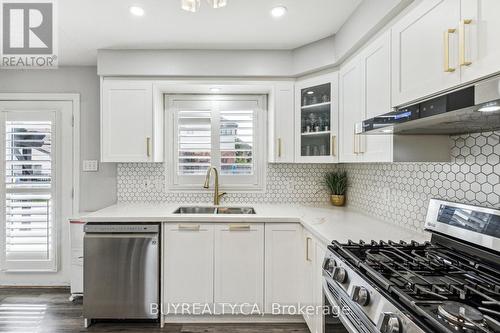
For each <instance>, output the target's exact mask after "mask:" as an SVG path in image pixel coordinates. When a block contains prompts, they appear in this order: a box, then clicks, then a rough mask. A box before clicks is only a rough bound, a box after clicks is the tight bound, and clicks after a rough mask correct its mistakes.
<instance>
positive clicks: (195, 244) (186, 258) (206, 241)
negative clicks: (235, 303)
mask: <svg viewBox="0 0 500 333" xmlns="http://www.w3.org/2000/svg"><path fill="white" fill-rule="evenodd" d="M163 242H164V246H163V248H164V254H163V274H164V279H163V286H164V287H163V295H164V297H163V301H164V306H165V307H167V308H166V309H165V310H170V311H172V310H173V307H174V306H177V305H178V304H183V303H188V304H193V303H202V304H207V303H208V304H211V303H212V302H213V298H214V294H213V290H214V289H213V281H214V225H213V224H194V223H188V224H164V237H163Z"/></svg>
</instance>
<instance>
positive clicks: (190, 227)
mask: <svg viewBox="0 0 500 333" xmlns="http://www.w3.org/2000/svg"><path fill="white" fill-rule="evenodd" d="M177 228H178V229H179V230H190V231H198V230H200V225H199V224H179V225H178V226H177Z"/></svg>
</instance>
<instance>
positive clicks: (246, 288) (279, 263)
mask: <svg viewBox="0 0 500 333" xmlns="http://www.w3.org/2000/svg"><path fill="white" fill-rule="evenodd" d="M301 235H302V226H301V225H300V224H298V223H265V224H264V223H250V224H243V223H234V224H231V223H192V222H190V223H185V224H182V223H180V224H173V223H165V224H164V227H163V240H162V241H163V256H162V257H163V259H162V260H163V268H162V269H163V276H162V290H163V297H162V302H163V310H164V314H170V315H174V314H178V315H181V314H187V315H189V314H190V313H182V312H177V313H175V312H174V310H175V307H176V306H177V310H179V311H180V310H181V307H179V305H181V306H182V305H183V304H187V305H190V306H195V305H196V306H197V304H202V305H205V304H208V305H210V306H212V305H215V308H213V310H215V311H217V312H218V313H221V312H222V311H224V313H226V314H232V313H233V310H234V311H235V312H236V313H243V314H249V313H250V314H258V313H256V312H255V311H256V310H259V311H260V312H264V313H265V314H273V313H274V314H282V311H283V308H282V307H280V306H281V305H296V304H297V303H298V302H299V290H300V287H301V283H302V278H303V275H302V269H303V267H302V262H301V261H300V260H301V258H300V255H301V249H302V247H301V246H300V242H301ZM314 251H315V250H314V248H312V247H311V255H312V253H313V252H314ZM312 274H313V273H312V272H311V276H312ZM229 304H230V305H233V306H234V305H237V306H236V307H231V306H229ZM255 305H256V307H255ZM273 305H274V306H275V308H274V312H273ZM191 309H192V308H191ZM191 314H197V313H191ZM198 314H199V313H198ZM284 314H288V313H284ZM291 314H293V313H291Z"/></svg>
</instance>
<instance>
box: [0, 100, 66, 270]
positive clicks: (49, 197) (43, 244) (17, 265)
mask: <svg viewBox="0 0 500 333" xmlns="http://www.w3.org/2000/svg"><path fill="white" fill-rule="evenodd" d="M0 120H1V121H0V130H1V138H2V139H1V148H0V149H1V156H2V168H1V177H2V189H1V199H0V207H1V210H0V212H1V213H0V245H1V247H0V248H1V253H0V270H2V271H57V269H58V262H59V256H60V251H61V247H60V239H61V228H62V221H64V220H65V219H67V218H68V217H69V216H70V215H71V214H72V180H73V170H72V169H73V163H72V157H73V155H72V147H73V140H72V103H71V102H61V101H54V102H48V101H46V102H45V101H38V102H32V101H29V102H27V101H0Z"/></svg>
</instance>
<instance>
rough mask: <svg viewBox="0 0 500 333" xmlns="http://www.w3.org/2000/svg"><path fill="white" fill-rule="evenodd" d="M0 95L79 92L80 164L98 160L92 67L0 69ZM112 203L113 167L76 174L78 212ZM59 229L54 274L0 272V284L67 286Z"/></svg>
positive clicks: (65, 238) (66, 256) (65, 241)
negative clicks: (85, 161)
mask: <svg viewBox="0 0 500 333" xmlns="http://www.w3.org/2000/svg"><path fill="white" fill-rule="evenodd" d="M0 92H2V93H6V92H23V93H29V92H37V93H79V94H80V98H81V105H80V113H81V115H80V117H81V119H80V130H81V134H80V163H81V160H83V159H97V160H99V78H98V76H97V68H96V67H93V66H92V67H63V68H59V69H55V70H14V69H11V70H0ZM80 168H81V166H80ZM115 202H116V164H100V165H99V171H98V172H81V173H80V210H81V211H93V210H97V209H100V208H103V207H105V206H109V205H110V204H113V203H115ZM64 222H65V221H63V223H64ZM61 230H62V235H61V238H62V241H61V244H60V246H61V248H60V249H59V260H60V262H59V271H58V272H57V273H24V274H19V273H10V274H7V273H0V285H2V284H3V285H14V284H18V285H69V267H70V244H69V231H68V230H69V228H68V225H65V226H64V227H63V228H61Z"/></svg>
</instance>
